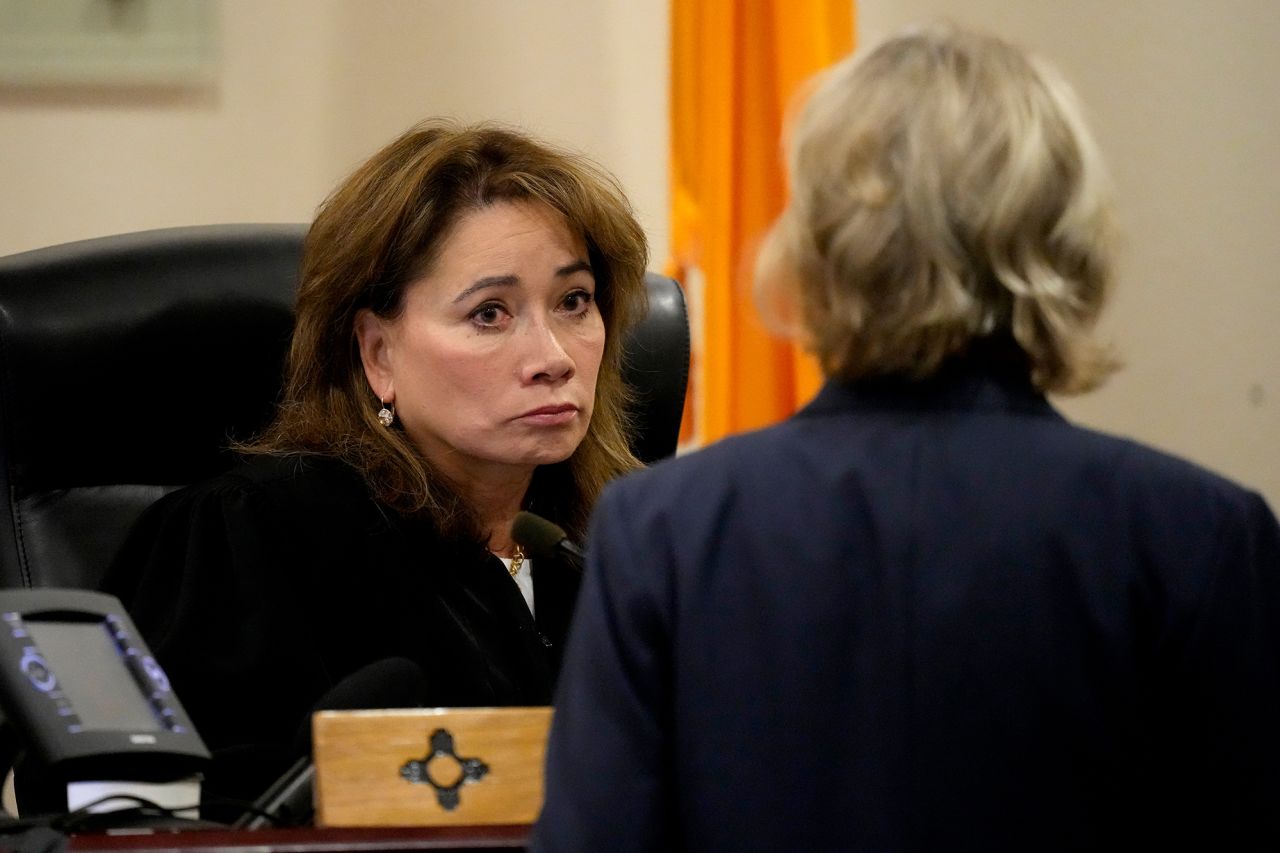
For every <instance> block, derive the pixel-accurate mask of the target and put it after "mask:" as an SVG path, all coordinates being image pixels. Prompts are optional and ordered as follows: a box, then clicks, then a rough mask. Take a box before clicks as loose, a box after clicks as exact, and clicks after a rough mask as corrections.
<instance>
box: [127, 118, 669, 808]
mask: <svg viewBox="0 0 1280 853" xmlns="http://www.w3.org/2000/svg"><path fill="white" fill-rule="evenodd" d="M646 258H647V250H646V247H645V239H644V232H643V230H642V229H641V228H640V226H639V224H638V223H637V222H636V220H635V217H634V215H633V214H632V212H631V209H630V206H629V204H628V203H627V201H626V199H625V198H624V197H623V196H622V194H621V192H620V191H619V190H618V188H617V186H616V184H615V183H614V182H613V181H612V180H611V179H609V178H608V177H607V176H605V175H603V174H602V173H600V172H599V171H598V170H596V169H595V168H594V167H591V166H589V165H588V164H586V163H584V162H582V161H580V160H579V158H577V157H576V156H574V155H570V154H566V153H564V152H561V151H557V150H554V149H551V148H549V147H547V146H544V145H542V144H541V143H539V142H537V141H535V140H533V139H530V138H529V137H527V136H525V135H523V134H521V133H519V132H517V131H514V130H510V129H505V128H496V127H491V126H476V127H456V126H453V125H451V124H447V123H443V122H426V123H424V124H422V125H419V126H418V127H415V128H412V129H410V130H409V131H408V132H406V133H405V134H403V135H402V136H401V137H400V138H398V139H396V140H394V141H393V142H392V143H391V144H389V145H388V146H387V147H386V148H384V149H383V150H382V151H380V152H378V153H377V154H375V155H374V156H373V157H372V158H371V159H370V160H369V161H368V162H366V163H365V164H364V165H362V166H361V167H360V168H358V169H357V170H356V171H355V172H354V173H353V174H352V175H351V176H350V177H349V178H348V179H347V180H346V181H345V182H344V183H343V184H342V185H340V186H339V187H338V189H337V190H335V192H334V193H333V195H331V196H330V198H329V199H328V200H327V201H326V202H325V203H324V205H323V206H322V208H321V210H320V213H319V214H318V215H317V217H316V220H315V222H314V223H312V226H311V228H310V230H309V232H308V234H307V238H306V244H305V246H304V251H303V260H302V269H301V272H300V278H299V290H298V298H297V303H296V315H297V321H296V326H295V330H294V333H293V340H292V345H291V348H290V353H289V363H288V370H287V377H286V383H285V387H284V391H283V399H282V401H281V404H280V406H279V408H278V411H277V413H276V416H275V418H274V420H273V421H272V423H271V424H270V425H269V426H268V428H267V429H266V431H265V432H264V433H263V434H262V435H261V436H259V437H258V438H257V439H255V440H254V441H253V442H252V443H251V444H249V445H246V446H243V447H241V448H240V449H241V450H242V451H244V453H245V455H246V456H247V457H248V458H249V459H248V461H247V462H246V464H244V465H243V466H242V467H240V468H238V469H236V470H234V471H233V472H231V473H228V474H224V475H222V476H220V477H218V478H216V479H214V480H212V481H210V482H205V483H202V484H198V485H195V486H189V487H187V488H186V489H183V490H180V491H178V492H177V493H175V494H173V495H171V496H169V497H167V498H165V499H162V500H161V501H160V502H159V503H157V504H156V505H155V506H154V507H153V508H152V509H151V510H150V511H149V512H147V513H146V514H145V516H144V517H143V519H142V520H141V521H140V523H139V524H138V527H137V529H136V530H134V531H133V532H132V534H131V536H130V538H129V539H128V542H127V544H126V545H125V546H124V548H123V550H122V551H121V553H120V554H119V555H118V558H117V559H116V560H115V563H114V566H113V568H112V570H111V571H110V573H109V577H108V579H107V589H108V590H110V591H112V592H114V593H116V594H117V595H119V596H120V597H121V598H122V600H124V602H125V604H126V607H127V608H128V610H129V612H130V613H131V614H132V616H133V617H134V619H135V620H136V621H137V623H138V626H139V629H140V630H141V632H142V635H143V636H144V638H145V639H146V640H147V642H148V643H149V644H150V645H151V647H152V648H153V650H154V652H155V653H156V655H157V657H158V659H159V662H160V664H161V665H162V666H163V667H164V668H165V670H166V671H167V673H168V675H169V677H170V679H171V681H172V684H173V687H174V689H175V691H176V693H177V695H178V697H179V699H180V701H181V702H182V703H183V705H184V706H185V707H186V709H187V711H188V712H189V713H190V715H191V717H192V720H193V722H194V723H195V725H196V727H197V730H198V731H199V733H200V734H201V736H202V737H203V738H204V739H205V741H206V742H207V744H208V745H209V747H210V748H211V750H212V751H213V752H214V762H213V767H212V768H211V769H210V771H209V773H208V775H207V777H206V781H205V792H206V794H207V795H208V796H207V797H206V804H208V805H211V804H212V800H213V799H214V798H217V797H224V798H226V797H230V798H234V799H238V800H241V801H244V800H248V799H252V798H253V797H255V796H257V795H259V794H261V793H262V791H263V790H264V789H265V788H266V786H267V785H268V784H269V783H270V782H271V781H272V780H273V779H274V778H275V776H276V775H277V774H278V773H280V772H281V771H283V770H284V769H286V768H287V766H288V765H289V764H290V763H291V760H292V759H293V758H294V757H295V756H297V755H299V754H301V753H303V752H305V750H306V745H307V742H308V739H307V734H308V731H307V720H308V713H309V711H310V710H312V709H313V708H314V707H316V705H317V704H320V705H324V704H326V703H328V702H329V701H331V700H332V698H333V696H332V695H330V692H331V691H335V690H336V691H337V692H339V693H342V694H343V696H342V704H344V705H347V706H350V705H351V704H358V703H359V702H360V697H359V696H354V697H353V696H352V695H350V694H351V693H352V692H354V691H353V690H352V685H351V682H350V681H349V680H348V681H344V679H350V677H351V676H353V674H358V675H359V677H360V678H364V677H366V676H367V672H365V673H362V672H361V671H362V670H363V669H364V668H365V667H367V666H368V665H370V664H376V663H378V662H379V661H384V660H386V659H388V658H405V659H407V660H409V661H411V662H412V663H413V664H415V665H416V666H417V667H418V668H420V669H421V671H422V674H423V681H424V684H423V685H422V687H421V689H420V690H419V691H417V692H418V693H420V694H421V695H420V696H414V695H412V694H413V693H414V691H413V690H408V691H406V695H404V696H403V697H395V696H394V693H395V688H394V686H392V687H389V688H387V689H383V687H382V686H380V685H368V687H369V692H370V694H371V695H369V697H368V704H369V705H371V706H375V707H387V706H388V705H391V704H392V703H393V700H394V704H404V703H408V704H415V703H416V701H421V702H422V703H423V704H427V705H431V706H495V705H543V704H547V703H549V702H550V700H551V697H552V687H553V684H554V682H555V677H556V672H557V669H558V667H559V655H560V647H561V644H562V641H563V639H564V637H565V634H566V631H567V630H568V625H569V622H570V615H571V612H572V608H573V602H574V596H575V592H576V588H577V579H576V577H575V576H574V574H573V572H572V571H571V570H570V569H569V568H568V567H567V566H565V565H563V564H561V563H559V562H557V558H556V557H554V556H547V555H530V554H524V553H523V552H522V551H521V548H520V546H519V544H518V543H516V542H515V541H514V540H513V538H512V535H513V534H512V521H513V520H514V518H515V517H516V515H517V514H518V513H519V512H520V511H522V510H533V511H534V512H536V513H538V514H540V515H543V516H545V517H547V518H549V519H550V520H552V521H554V522H556V523H557V524H559V525H560V526H561V527H563V528H564V529H565V530H566V532H567V533H568V534H569V535H570V536H571V537H573V538H575V539H581V537H582V535H583V533H584V532H585V529H586V523H587V517H588V514H589V512H590V510H591V507H592V505H593V503H594V501H595V498H596V496H597V495H598V494H599V492H600V490H601V488H603V485H604V483H605V482H607V481H608V480H610V479H611V478H613V477H615V476H617V475H618V474H621V473H624V472H626V471H628V470H631V469H633V468H636V467H639V461H638V460H637V459H636V458H635V456H634V455H633V454H632V452H631V450H630V442H629V433H628V429H627V424H626V420H625V415H624V412H625V411H626V406H627V403H628V401H627V399H626V393H625V389H624V385H623V381H622V378H621V350H622V346H621V345H622V340H623V338H624V335H625V332H626V331H627V329H628V328H629V327H630V325H631V324H632V323H633V322H634V320H636V319H637V318H639V316H640V315H641V311H642V309H643V304H644V299H645V293H646V291H645V285H644V274H645V263H646ZM507 559H510V564H509V565H510V569H509V570H508V568H507V567H506V566H504V561H505V560H507ZM530 573H531V575H530ZM530 576H531V577H532V596H531V598H532V601H531V602H528V603H527V602H526V597H525V592H526V590H525V589H524V587H522V586H520V584H521V583H524V582H525V581H526V580H527V579H528V578H529V577H530ZM535 614H536V616H535ZM375 687H376V689H375ZM389 696H390V697H391V698H388V697H389ZM424 746H425V745H424ZM230 811H231V812H232V813H235V811H234V807H233V809H231V810H230ZM227 812H228V810H226V809H224V810H221V811H219V812H217V813H214V812H212V811H207V812H206V816H209V815H214V816H218V817H224V816H226V814H227Z"/></svg>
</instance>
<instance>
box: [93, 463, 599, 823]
mask: <svg viewBox="0 0 1280 853" xmlns="http://www.w3.org/2000/svg"><path fill="white" fill-rule="evenodd" d="M528 562H529V564H530V566H531V568H532V574H533V585H534V596H533V600H534V612H533V613H531V612H530V609H529V607H528V605H527V604H526V603H525V600H524V599H523V598H522V596H521V593H520V590H519V588H518V587H517V586H516V584H515V583H514V582H513V581H512V579H511V577H510V576H509V575H508V573H507V570H506V569H505V568H504V566H503V564H502V562H501V561H499V559H498V558H497V557H495V556H494V555H493V554H491V553H490V552H489V551H488V550H487V549H486V548H484V547H483V546H482V545H480V544H478V543H475V542H469V541H463V540H458V539H449V538H446V537H443V536H441V535H440V533H439V532H438V531H437V530H436V528H435V526H434V525H433V524H432V523H431V522H430V520H428V519H424V518H409V517H405V516H402V515H400V514H398V513H396V512H395V511H394V510H391V509H389V508H388V507H386V506H383V505H381V504H380V503H379V502H378V501H377V500H376V499H375V498H374V497H373V496H372V495H371V494H370V491H369V488H368V486H367V485H366V484H365V482H364V480H363V478H362V477H361V476H360V475H359V473H358V472H356V471H355V470H353V469H352V468H350V467H349V466H348V465H346V464H345V463H343V462H341V461H338V460H336V459H326V458H323V457H301V458H289V457H284V458H277V457H258V458H253V459H250V460H249V461H248V462H247V463H246V464H244V465H242V466H240V467H238V468H237V469H235V470H234V471H232V472H230V473H228V474H225V475H223V476H221V477H218V478H215V479H214V480H211V481H208V482H206V483H202V484H200V485H197V486H192V487H188V488H186V489H182V490H180V491H178V492H175V493H173V494H171V495H169V496H167V497H165V498H162V499H161V500H160V501H158V502H157V503H156V504H154V505H153V506H152V507H151V509H150V510H149V511H148V512H147V513H146V514H145V515H144V516H143V518H142V519H141V521H140V522H139V524H138V525H137V526H136V527H135V528H134V530H133V532H132V534H131V535H130V537H129V539H128V541H127V542H126V543H125V545H124V547H123V549H122V550H121V552H120V554H119V555H118V557H117V559H116V560H115V561H114V564H113V566H112V569H111V571H110V572H109V573H108V578H107V581H106V586H105V588H106V590H107V591H109V592H112V593H114V594H116V595H119V596H120V597H121V598H122V600H123V601H125V602H126V605H127V609H128V611H129V613H130V614H131V616H132V617H133V619H134V621H135V623H136V624H137V626H138V629H139V630H140V631H141V632H142V634H143V636H144V637H145V638H146V639H147V641H148V643H149V644H150V646H151V648H152V651H153V652H154V653H155V654H156V657H157V658H158V660H159V661H160V663H161V665H162V666H163V667H164V669H165V671H166V673H167V674H168V676H169V678H170V681H171V682H172V685H173V688H174V692H175V694H176V695H177V696H178V698H179V700H180V701H181V702H182V703H183V705H184V707H185V708H186V709H187V711H188V713H189V714H190V715H191V718H192V722H193V723H194V724H195V726H196V730H197V731H198V732H199V733H200V736H201V737H202V738H203V739H204V740H205V743H206V744H207V745H208V746H209V748H210V750H211V751H212V752H213V755H214V762H213V765H212V768H211V770H210V772H209V774H208V776H207V778H206V780H205V787H206V789H207V790H208V792H209V794H210V795H211V797H221V798H230V799H235V800H241V801H244V800H252V799H253V798H254V797H256V796H257V795H259V794H261V793H262V791H263V790H265V788H266V787H267V786H268V785H269V784H270V783H271V782H272V781H273V780H274V779H275V778H276V777H277V776H278V775H279V774H280V773H282V772H283V771H284V770H285V769H287V767H288V765H289V764H290V763H291V762H292V761H293V760H294V759H295V758H296V757H297V756H298V755H299V754H300V752H301V751H304V750H305V749H306V744H307V741H306V738H307V736H308V729H307V723H308V720H309V714H310V711H311V710H312V708H313V706H314V705H315V703H316V702H317V701H319V700H322V699H323V697H324V696H325V694H326V693H327V692H328V691H330V690H332V689H333V688H334V687H335V686H337V685H338V684H340V683H341V681H342V679H343V678H345V677H348V676H350V675H351V674H352V673H355V672H357V671H358V670H359V669H360V668H361V667H363V666H366V665H368V664H371V663H376V662H378V661H382V660H385V659H387V658H393V657H400V658H407V659H409V660H411V661H413V662H414V663H416V664H417V665H418V666H419V667H420V668H421V670H422V675H423V681H424V683H423V684H422V685H421V686H418V685H409V684H406V685H403V687H399V686H397V685H379V689H378V691H377V693H378V695H379V696H393V697H394V696H396V695H402V696H404V699H403V700H402V701H403V702H404V703H419V702H420V703H422V704H424V705H427V706H431V707H435V706H442V707H455V706H505V705H546V704H549V703H550V702H551V691H552V687H553V685H554V683H555V677H556V673H557V671H558V670H559V665H560V650H561V645H562V642H563V640H564V638H565V634H566V632H567V630H568V626H569V617H570V615H571V613H572V609H573V603H574V598H575V595H576V593H577V588H578V576H577V570H576V569H575V568H573V567H572V566H569V565H566V564H565V563H563V562H561V561H558V560H555V559H554V558H551V557H545V556H540V557H538V558H536V559H535V558H529V560H528ZM535 613H536V618H535V615H534V614H535ZM383 701H386V700H383ZM232 810H234V807H233V809H232Z"/></svg>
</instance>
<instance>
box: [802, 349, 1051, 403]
mask: <svg viewBox="0 0 1280 853" xmlns="http://www.w3.org/2000/svg"><path fill="white" fill-rule="evenodd" d="M850 410H854V411H859V410H860V411H898V412H904V413H915V414H920V415H924V414H927V413H932V412H945V411H959V412H989V413H999V412H1007V413H1020V414H1028V415H1038V416H1044V417H1051V418H1057V419H1062V416H1061V415H1060V414H1058V412H1057V410H1055V409H1054V408H1053V406H1052V405H1050V403H1049V401H1048V400H1047V399H1045V396H1044V394H1042V393H1041V392H1040V391H1038V390H1036V388H1035V386H1033V385H1032V384H1031V377H1030V369H1029V367H1028V366H1027V361H1026V358H1025V356H1024V355H1023V354H1022V351H1021V350H1019V349H1017V345H1016V344H1013V343H1012V342H1008V343H1005V342H1001V341H990V340H987V341H980V342H978V343H977V344H975V345H973V346H971V347H970V349H969V351H968V352H966V353H964V354H962V355H958V356H955V357H953V358H951V359H949V360H947V361H946V362H944V363H943V364H942V366H941V367H940V368H939V369H938V371H937V372H936V373H934V374H933V375H932V376H929V377H927V378H925V379H909V378H905V377H899V376H882V377H871V378H864V379H858V380H854V381H842V380H838V379H828V380H827V382H826V383H825V384H824V385H823V386H822V389H821V391H819V392H818V395H817V396H816V397H815V398H814V399H813V401H812V402H810V403H809V404H808V405H807V406H805V407H804V408H803V409H801V410H800V412H799V413H798V417H810V416H821V415H826V414H831V413H835V412H848V411H850Z"/></svg>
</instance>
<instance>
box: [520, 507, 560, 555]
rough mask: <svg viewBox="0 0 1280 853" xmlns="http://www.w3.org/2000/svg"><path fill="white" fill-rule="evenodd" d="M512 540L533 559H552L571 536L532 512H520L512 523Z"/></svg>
mask: <svg viewBox="0 0 1280 853" xmlns="http://www.w3.org/2000/svg"><path fill="white" fill-rule="evenodd" d="M511 538H512V539H514V540H516V544H518V545H519V546H520V547H522V548H524V550H525V551H526V552H527V553H528V554H529V555H530V556H531V557H551V556H554V555H555V553H556V548H557V547H559V545H560V543H561V542H563V541H564V540H566V539H568V538H569V536H568V534H566V533H565V532H564V528H562V527H561V526H560V525H558V524H556V523H555V522H553V521H547V520H546V519H545V518H543V517H542V516H540V515H535V514H533V513H531V512H518V513H516V520H515V521H514V522H512V523H511Z"/></svg>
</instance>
